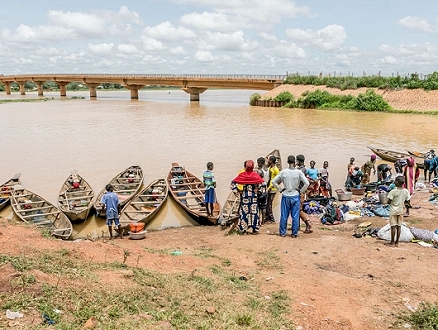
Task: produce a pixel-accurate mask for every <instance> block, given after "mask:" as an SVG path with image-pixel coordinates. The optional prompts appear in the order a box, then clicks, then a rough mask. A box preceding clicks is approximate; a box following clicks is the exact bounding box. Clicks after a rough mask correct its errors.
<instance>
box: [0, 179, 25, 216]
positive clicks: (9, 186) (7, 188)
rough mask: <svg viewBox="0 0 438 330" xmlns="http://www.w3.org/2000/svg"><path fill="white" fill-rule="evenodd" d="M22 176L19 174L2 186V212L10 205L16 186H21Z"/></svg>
mask: <svg viewBox="0 0 438 330" xmlns="http://www.w3.org/2000/svg"><path fill="white" fill-rule="evenodd" d="M20 176H21V174H20V173H17V174H15V175H14V176H13V177H12V178H11V179H10V180H8V181H6V182H5V183H3V184H2V185H1V186H0V210H2V209H3V208H5V207H6V206H7V205H8V204H9V202H10V200H11V196H12V191H13V188H14V186H15V185H19V184H20Z"/></svg>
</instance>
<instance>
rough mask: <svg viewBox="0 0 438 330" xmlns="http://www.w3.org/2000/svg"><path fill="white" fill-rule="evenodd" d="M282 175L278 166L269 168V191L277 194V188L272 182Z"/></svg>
mask: <svg viewBox="0 0 438 330" xmlns="http://www.w3.org/2000/svg"><path fill="white" fill-rule="evenodd" d="M279 173H280V170H279V168H278V167H277V165H274V167H270V168H269V186H268V191H269V192H272V193H275V192H277V188H275V186H274V185H273V184H272V180H274V178H275V177H276V176H277V175H278V174H279Z"/></svg>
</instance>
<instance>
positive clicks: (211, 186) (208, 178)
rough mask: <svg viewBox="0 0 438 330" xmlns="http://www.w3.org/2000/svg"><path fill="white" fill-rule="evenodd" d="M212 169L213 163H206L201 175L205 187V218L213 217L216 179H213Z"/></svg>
mask: <svg viewBox="0 0 438 330" xmlns="http://www.w3.org/2000/svg"><path fill="white" fill-rule="evenodd" d="M213 167H214V165H213V163H212V162H208V163H207V170H206V171H205V172H204V174H203V175H202V177H203V181H204V187H205V196H204V202H205V204H206V205H205V207H206V209H207V216H209V217H212V216H213V208H214V203H216V193H215V188H216V179H215V178H214V174H213Z"/></svg>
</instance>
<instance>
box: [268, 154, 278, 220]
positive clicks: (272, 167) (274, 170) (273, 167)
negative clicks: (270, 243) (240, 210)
mask: <svg viewBox="0 0 438 330" xmlns="http://www.w3.org/2000/svg"><path fill="white" fill-rule="evenodd" d="M276 162H277V157H275V156H274V155H271V156H270V157H269V159H268V165H269V181H268V199H267V201H266V221H269V222H275V219H274V213H273V212H272V203H273V202H274V197H275V194H276V193H277V188H276V187H275V186H274V185H273V184H272V180H273V179H274V178H275V177H276V176H277V175H278V174H279V173H280V170H279V169H278V167H277V164H276Z"/></svg>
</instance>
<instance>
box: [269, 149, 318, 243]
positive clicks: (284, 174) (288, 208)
mask: <svg viewBox="0 0 438 330" xmlns="http://www.w3.org/2000/svg"><path fill="white" fill-rule="evenodd" d="M287 163H288V164H289V168H287V169H284V170H282V171H281V172H280V173H279V174H278V175H277V176H276V177H275V178H274V179H273V180H272V184H273V185H274V187H276V188H277V190H278V191H280V192H281V195H282V196H281V216H280V236H281V237H285V236H286V227H287V219H288V217H289V215H290V216H291V217H292V235H291V236H292V237H297V236H298V230H299V228H300V194H303V193H304V192H306V190H307V187H308V186H309V180H307V179H306V177H305V176H304V173H303V172H302V171H301V170H299V169H296V168H295V156H292V155H290V156H289V157H287ZM280 182H281V183H283V187H284V188H283V189H281V188H280V186H279V184H280ZM300 184H301V185H302V186H301V188H300Z"/></svg>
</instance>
